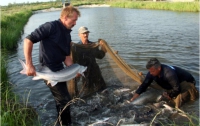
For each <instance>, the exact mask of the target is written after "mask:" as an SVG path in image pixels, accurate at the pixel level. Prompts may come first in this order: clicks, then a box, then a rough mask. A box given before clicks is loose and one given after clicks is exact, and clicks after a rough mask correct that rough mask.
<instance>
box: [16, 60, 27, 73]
mask: <svg viewBox="0 0 200 126" xmlns="http://www.w3.org/2000/svg"><path fill="white" fill-rule="evenodd" d="M18 60H19V62H20V63H21V65H22V67H23V70H22V71H20V73H21V74H26V64H25V63H24V62H23V61H22V60H20V59H18Z"/></svg>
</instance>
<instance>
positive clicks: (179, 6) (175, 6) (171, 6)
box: [109, 1, 199, 12]
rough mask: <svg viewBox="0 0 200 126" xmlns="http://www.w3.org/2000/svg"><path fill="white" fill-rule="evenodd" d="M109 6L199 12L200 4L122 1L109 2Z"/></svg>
mask: <svg viewBox="0 0 200 126" xmlns="http://www.w3.org/2000/svg"><path fill="white" fill-rule="evenodd" d="M109 4H110V5H111V6H113V7H122V8H136V9H139V8H140V9H158V10H172V11H188V12H199V2H149V1H148V2H144V1H143V2H141V1H120V2H109Z"/></svg>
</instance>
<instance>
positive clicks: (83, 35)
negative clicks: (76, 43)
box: [78, 26, 90, 44]
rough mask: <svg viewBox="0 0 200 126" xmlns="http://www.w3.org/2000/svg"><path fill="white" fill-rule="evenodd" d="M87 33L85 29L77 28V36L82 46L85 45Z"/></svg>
mask: <svg viewBox="0 0 200 126" xmlns="http://www.w3.org/2000/svg"><path fill="white" fill-rule="evenodd" d="M89 33H90V31H89V30H88V28H87V27H84V26H82V27H80V28H79V30H78V34H79V37H80V39H81V41H82V42H83V44H87V42H88V36H89Z"/></svg>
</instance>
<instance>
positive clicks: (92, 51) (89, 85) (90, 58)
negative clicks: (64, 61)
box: [72, 26, 106, 96]
mask: <svg viewBox="0 0 200 126" xmlns="http://www.w3.org/2000/svg"><path fill="white" fill-rule="evenodd" d="M78 32H79V37H80V39H81V40H80V42H79V43H78V44H77V46H75V45H72V52H73V54H72V55H73V61H74V62H75V63H78V64H80V65H83V66H87V71H85V72H84V75H85V78H84V77H82V82H83V83H82V86H83V87H82V88H83V90H82V92H79V93H81V95H82V96H86V95H89V94H91V93H94V92H96V91H98V90H101V89H104V88H105V87H106V84H105V81H104V79H103V77H102V75H101V71H100V68H99V66H98V64H97V62H96V58H97V59H102V58H103V57H104V56H105V53H106V49H105V48H104V46H103V43H101V42H100V43H98V44H99V46H98V44H97V43H94V42H91V41H89V39H88V37H89V33H90V31H89V30H88V28H87V27H84V26H82V27H80V28H79V30H78ZM80 45H81V47H82V48H80ZM93 45H94V46H93ZM96 45H97V46H96ZM78 46H79V48H78ZM90 47H91V48H90ZM99 47H100V48H99ZM75 83H76V84H77V83H78V81H77V80H76V82H75Z"/></svg>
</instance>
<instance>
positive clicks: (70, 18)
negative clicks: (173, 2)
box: [24, 6, 80, 126]
mask: <svg viewBox="0 0 200 126" xmlns="http://www.w3.org/2000/svg"><path fill="white" fill-rule="evenodd" d="M79 16H80V12H79V10H78V9H76V8H74V7H73V6H67V7H65V8H64V9H63V10H62V12H61V15H60V19H58V20H55V21H52V22H46V23H44V24H42V25H41V26H40V27H39V28H37V29H35V31H33V32H32V33H31V34H30V35H28V36H27V37H26V38H25V39H24V55H25V60H26V67H27V73H26V74H27V75H28V76H35V75H36V71H35V67H34V66H33V63H32V56H31V54H32V48H33V44H34V43H36V42H39V41H40V50H39V59H40V63H41V65H43V66H47V67H48V68H49V69H50V70H52V71H54V72H56V71H59V70H62V69H63V68H64V66H63V62H64V64H65V65H66V66H70V65H71V64H73V61H72V59H71V58H70V44H71V35H70V32H71V28H72V27H73V26H74V25H76V21H77V20H78V17H79ZM46 84H47V83H46ZM47 86H48V87H49V88H50V90H51V92H52V94H53V96H54V99H55V101H56V108H57V111H58V114H60V113H59V112H61V111H62V110H63V108H64V107H65V105H66V104H67V103H68V102H69V101H70V100H71V98H70V95H69V93H68V89H67V86H66V82H59V83H57V84H56V85H55V86H53V87H52V86H51V85H50V84H47ZM60 124H61V125H67V126H68V125H70V124H71V116H70V108H69V107H67V108H66V109H65V110H64V111H63V112H62V114H61V121H60Z"/></svg>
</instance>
